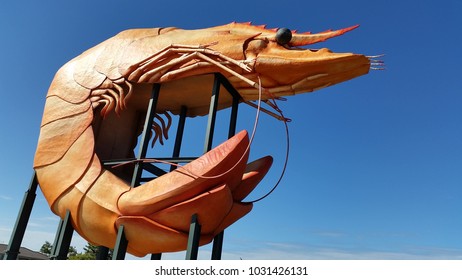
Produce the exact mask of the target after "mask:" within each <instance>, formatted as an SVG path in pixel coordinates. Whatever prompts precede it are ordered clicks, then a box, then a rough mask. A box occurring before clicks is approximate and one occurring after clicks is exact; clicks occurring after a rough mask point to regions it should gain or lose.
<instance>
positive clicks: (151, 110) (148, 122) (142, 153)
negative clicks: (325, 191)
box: [131, 84, 160, 187]
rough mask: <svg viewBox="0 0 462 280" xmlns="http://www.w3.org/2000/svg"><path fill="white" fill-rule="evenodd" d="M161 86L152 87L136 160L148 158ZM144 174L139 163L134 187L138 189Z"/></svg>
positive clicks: (136, 165)
mask: <svg viewBox="0 0 462 280" xmlns="http://www.w3.org/2000/svg"><path fill="white" fill-rule="evenodd" d="M159 91H160V84H154V85H153V87H152V93H151V99H149V104H148V109H147V111H146V118H145V121H144V126H143V134H142V135H141V140H140V147H139V150H138V155H137V157H136V159H138V160H139V159H142V158H144V157H146V152H147V150H148V145H149V134H150V132H151V127H152V122H153V119H154V115H155V114H156V106H157V100H158V99H159ZM142 172H143V164H142V163H141V162H137V163H136V164H135V169H134V172H133V178H132V182H131V186H132V187H137V186H138V185H139V182H140V177H141V173H142Z"/></svg>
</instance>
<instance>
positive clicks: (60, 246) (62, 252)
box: [51, 210, 74, 260]
mask: <svg viewBox="0 0 462 280" xmlns="http://www.w3.org/2000/svg"><path fill="white" fill-rule="evenodd" d="M73 233H74V228H72V223H71V212H70V211H69V210H67V211H66V216H65V217H64V220H63V222H62V223H61V224H60V229H59V238H58V239H57V244H56V246H55V249H53V252H54V254H53V255H51V259H55V260H66V259H67V254H68V253H69V246H71V241H72V235H73Z"/></svg>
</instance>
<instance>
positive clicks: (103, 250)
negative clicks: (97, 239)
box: [96, 246, 109, 260]
mask: <svg viewBox="0 0 462 280" xmlns="http://www.w3.org/2000/svg"><path fill="white" fill-rule="evenodd" d="M108 256H109V248H108V247H104V246H98V251H97V252H96V259H97V260H107V259H108V258H107V257H108Z"/></svg>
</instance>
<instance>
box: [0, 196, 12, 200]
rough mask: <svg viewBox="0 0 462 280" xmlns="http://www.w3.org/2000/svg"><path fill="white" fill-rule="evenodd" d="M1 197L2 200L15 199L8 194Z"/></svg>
mask: <svg viewBox="0 0 462 280" xmlns="http://www.w3.org/2000/svg"><path fill="white" fill-rule="evenodd" d="M0 199H2V200H13V198H12V197H11V196H6V195H0Z"/></svg>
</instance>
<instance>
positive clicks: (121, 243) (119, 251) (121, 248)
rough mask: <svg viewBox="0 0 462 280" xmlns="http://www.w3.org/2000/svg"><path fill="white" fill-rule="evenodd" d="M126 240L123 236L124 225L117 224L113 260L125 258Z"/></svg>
mask: <svg viewBox="0 0 462 280" xmlns="http://www.w3.org/2000/svg"><path fill="white" fill-rule="evenodd" d="M127 247H128V241H127V238H125V231H124V225H120V226H119V230H118V232H117V240H116V246H115V247H114V252H113V253H112V259H113V260H123V259H125V254H126V253H127Z"/></svg>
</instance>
